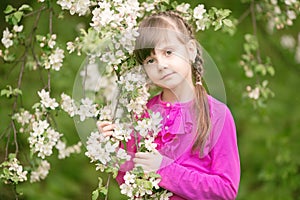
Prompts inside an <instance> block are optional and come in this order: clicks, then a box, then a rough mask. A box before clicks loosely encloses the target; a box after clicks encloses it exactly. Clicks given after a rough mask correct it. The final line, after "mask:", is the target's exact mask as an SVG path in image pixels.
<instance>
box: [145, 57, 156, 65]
mask: <svg viewBox="0 0 300 200" xmlns="http://www.w3.org/2000/svg"><path fill="white" fill-rule="evenodd" d="M146 63H147V64H153V63H154V59H153V58H150V59H148V60H147V61H146Z"/></svg>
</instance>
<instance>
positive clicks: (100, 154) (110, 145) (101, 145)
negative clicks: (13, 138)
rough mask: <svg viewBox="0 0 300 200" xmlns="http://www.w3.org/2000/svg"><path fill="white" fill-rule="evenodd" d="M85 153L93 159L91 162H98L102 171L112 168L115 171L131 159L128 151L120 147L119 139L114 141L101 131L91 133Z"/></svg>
mask: <svg viewBox="0 0 300 200" xmlns="http://www.w3.org/2000/svg"><path fill="white" fill-rule="evenodd" d="M85 155H86V156H87V157H89V158H90V159H91V162H97V164H98V165H97V166H98V168H100V169H101V171H104V170H105V169H107V168H110V169H113V170H114V171H115V173H116V172H117V171H118V169H119V168H120V165H121V164H122V163H124V162H125V161H127V160H130V156H129V155H128V154H127V152H126V151H125V150H124V149H122V148H119V141H112V140H110V139H109V137H105V136H103V134H99V132H92V133H91V134H90V136H89V138H88V140H87V152H86V153H85Z"/></svg>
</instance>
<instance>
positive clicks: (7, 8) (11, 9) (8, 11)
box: [4, 5, 16, 14]
mask: <svg viewBox="0 0 300 200" xmlns="http://www.w3.org/2000/svg"><path fill="white" fill-rule="evenodd" d="M13 11H16V9H15V8H14V7H12V6H11V5H8V6H7V7H6V8H5V10H4V14H9V13H11V12H13Z"/></svg>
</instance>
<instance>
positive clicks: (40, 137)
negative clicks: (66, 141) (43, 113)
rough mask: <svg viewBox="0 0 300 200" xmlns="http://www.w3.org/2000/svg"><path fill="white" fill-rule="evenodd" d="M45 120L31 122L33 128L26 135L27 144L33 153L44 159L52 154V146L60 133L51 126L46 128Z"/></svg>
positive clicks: (47, 125)
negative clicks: (28, 134)
mask: <svg viewBox="0 0 300 200" xmlns="http://www.w3.org/2000/svg"><path fill="white" fill-rule="evenodd" d="M48 127H49V124H48V122H47V121H46V120H44V121H36V122H34V123H33V130H32V132H30V136H29V137H28V141H29V146H30V148H31V150H32V151H33V153H37V156H38V157H40V158H42V159H44V158H45V157H46V156H50V155H51V154H52V148H53V147H54V146H55V145H56V143H57V141H58V140H59V138H60V137H61V134H60V133H58V132H57V131H55V130H54V129H52V128H48Z"/></svg>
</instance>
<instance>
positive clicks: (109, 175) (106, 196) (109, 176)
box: [105, 173, 111, 200]
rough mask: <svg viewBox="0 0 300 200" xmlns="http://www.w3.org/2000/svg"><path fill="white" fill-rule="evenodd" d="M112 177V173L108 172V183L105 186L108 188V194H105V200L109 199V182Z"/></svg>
mask: <svg viewBox="0 0 300 200" xmlns="http://www.w3.org/2000/svg"><path fill="white" fill-rule="evenodd" d="M110 178H111V173H109V174H108V177H107V182H106V185H105V188H106V190H107V194H106V195H105V200H107V199H108V187H109V183H110Z"/></svg>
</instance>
